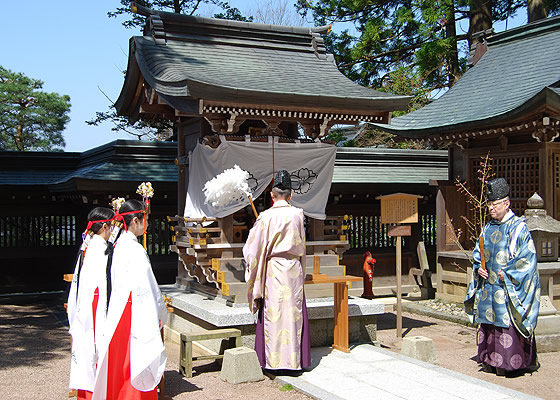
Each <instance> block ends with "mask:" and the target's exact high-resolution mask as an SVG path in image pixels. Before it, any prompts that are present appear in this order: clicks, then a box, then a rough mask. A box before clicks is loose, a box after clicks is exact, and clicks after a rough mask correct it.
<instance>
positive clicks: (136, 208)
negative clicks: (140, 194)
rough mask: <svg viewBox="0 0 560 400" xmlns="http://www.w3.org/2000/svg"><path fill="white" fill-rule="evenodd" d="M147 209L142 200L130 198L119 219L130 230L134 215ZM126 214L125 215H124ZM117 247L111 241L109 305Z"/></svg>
mask: <svg viewBox="0 0 560 400" xmlns="http://www.w3.org/2000/svg"><path fill="white" fill-rule="evenodd" d="M145 209H146V205H145V204H144V203H143V202H141V201H140V200H136V199H130V200H127V201H125V202H124V203H123V205H122V206H121V208H119V211H118V221H119V222H122V223H123V224H124V227H125V229H127V230H128V227H129V226H130V224H131V223H132V220H133V219H134V217H140V216H142V215H141V212H142V211H144V210H145ZM123 214H124V215H123ZM121 233H122V229H121V230H120V231H119V233H118V235H117V238H116V239H115V243H117V240H118V238H119V237H120V236H121ZM114 249H115V246H114V244H112V243H109V245H108V246H107V251H106V252H105V254H107V268H106V276H107V307H109V299H110V298H111V291H112V282H111V267H112V266H113V251H114Z"/></svg>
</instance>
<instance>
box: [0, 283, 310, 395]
mask: <svg viewBox="0 0 560 400" xmlns="http://www.w3.org/2000/svg"><path fill="white" fill-rule="evenodd" d="M61 298H62V297H61V295H60V294H58V295H55V296H53V295H47V296H17V297H0V338H1V340H0V354H1V357H0V382H2V384H1V385H0V399H2V400H4V399H10V400H28V399H49V400H51V399H68V378H69V374H70V336H69V334H68V326H67V322H66V319H65V318H66V314H65V311H64V308H63V307H62V305H61V304H62V301H61V300H60V299H61ZM166 352H167V358H168V361H167V367H166V372H165V387H166V390H165V391H166V394H167V395H168V396H169V398H170V399H173V400H187V399H197V400H199V399H200V400H226V399H227V400H237V399H239V400H241V399H244V400H245V399H246V400H257V399H258V400H262V399H281V400H284V399H286V400H308V399H310V397H308V396H306V395H304V394H302V393H299V392H297V391H296V390H293V389H292V388H291V386H289V385H288V386H287V387H286V386H279V385H278V384H276V383H275V382H274V381H273V380H271V379H269V378H267V377H265V379H264V380H263V381H261V382H255V383H245V384H239V385H232V384H229V383H227V382H224V381H222V380H221V379H220V377H219V376H220V366H219V365H218V364H217V363H214V362H210V363H209V362H207V361H199V362H195V363H194V368H193V372H194V376H193V377H192V378H189V379H185V378H183V377H182V376H181V375H179V372H178V361H179V346H178V345H176V344H173V343H169V344H168V345H167V346H166Z"/></svg>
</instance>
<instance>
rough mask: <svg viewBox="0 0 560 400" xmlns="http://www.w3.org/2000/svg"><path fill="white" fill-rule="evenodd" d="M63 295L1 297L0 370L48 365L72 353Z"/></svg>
mask: <svg viewBox="0 0 560 400" xmlns="http://www.w3.org/2000/svg"><path fill="white" fill-rule="evenodd" d="M63 304H64V295H63V294H62V293H55V294H40V295H37V294H34V295H14V296H2V297H0V337H1V338H2V340H1V341H0V354H2V357H0V369H7V368H14V367H19V366H26V365H29V366H41V365H47V364H48V363H49V360H52V359H55V358H56V359H58V358H61V357H64V355H63V352H70V335H69V334H68V324H67V320H66V313H65V311H64V306H63Z"/></svg>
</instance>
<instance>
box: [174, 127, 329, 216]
mask: <svg viewBox="0 0 560 400" xmlns="http://www.w3.org/2000/svg"><path fill="white" fill-rule="evenodd" d="M220 139H221V143H220V145H219V146H218V147H217V148H216V149H213V148H211V147H209V146H206V145H203V144H200V143H199V144H198V145H197V146H196V148H195V149H194V151H193V152H192V153H191V154H190V155H189V187H188V189H187V200H186V205H185V213H184V215H185V217H191V218H201V217H204V216H206V217H218V218H221V217H225V216H227V215H230V214H232V213H234V212H236V211H238V210H240V209H242V208H243V207H245V206H247V205H249V200H248V199H247V198H241V199H232V200H231V202H230V203H229V204H227V205H226V206H224V207H223V208H219V209H217V208H214V207H212V205H211V204H205V196H204V193H203V191H202V189H203V188H204V184H205V183H206V182H208V181H209V180H211V179H212V178H214V177H215V176H217V175H218V174H221V173H222V172H224V171H225V170H226V169H228V168H232V167H233V166H234V165H239V167H241V169H243V170H245V171H247V172H249V174H250V178H249V182H248V183H249V187H250V189H251V191H252V193H253V198H254V199H256V198H257V197H259V196H260V195H261V194H262V193H263V192H264V190H265V189H266V187H267V186H268V184H269V183H270V181H272V178H273V176H274V174H275V173H276V172H277V171H279V170H282V169H285V170H287V171H288V172H290V175H291V178H292V189H293V190H292V191H293V197H292V200H291V201H290V203H291V204H292V205H294V206H296V207H299V208H303V211H304V213H305V215H307V216H309V217H312V218H317V219H325V207H326V205H327V200H328V198H329V191H330V187H331V182H332V176H333V170H334V160H335V157H336V147H335V146H333V145H329V144H324V143H321V142H319V141H316V142H313V143H301V142H299V141H296V142H295V143H279V142H278V138H277V137H274V138H273V137H269V138H268V142H251V141H250V139H249V137H248V136H247V137H246V138H245V141H235V142H234V141H229V142H228V141H227V140H226V139H225V138H224V136H223V135H220ZM273 169H274V170H273Z"/></svg>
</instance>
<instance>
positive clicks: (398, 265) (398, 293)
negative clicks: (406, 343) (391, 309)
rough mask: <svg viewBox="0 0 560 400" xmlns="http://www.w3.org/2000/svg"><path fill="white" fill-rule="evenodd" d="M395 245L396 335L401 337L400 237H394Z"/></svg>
mask: <svg viewBox="0 0 560 400" xmlns="http://www.w3.org/2000/svg"><path fill="white" fill-rule="evenodd" d="M395 240H396V247H397V337H398V338H402V299H401V297H402V282H401V275H402V264H401V262H402V256H401V237H400V236H397V237H396V239H395Z"/></svg>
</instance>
